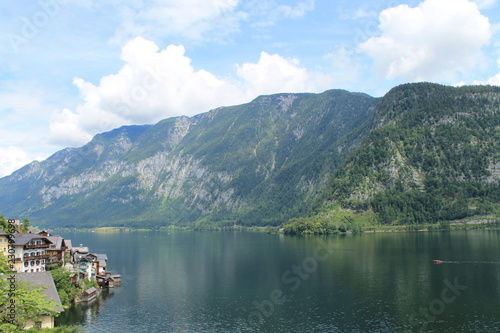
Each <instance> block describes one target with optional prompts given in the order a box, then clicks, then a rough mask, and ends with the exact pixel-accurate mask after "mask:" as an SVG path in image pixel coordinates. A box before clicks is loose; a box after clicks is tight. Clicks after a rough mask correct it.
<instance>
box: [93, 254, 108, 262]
mask: <svg viewBox="0 0 500 333" xmlns="http://www.w3.org/2000/svg"><path fill="white" fill-rule="evenodd" d="M95 255H96V256H97V260H108V256H107V255H105V254H97V253H96V254H95Z"/></svg>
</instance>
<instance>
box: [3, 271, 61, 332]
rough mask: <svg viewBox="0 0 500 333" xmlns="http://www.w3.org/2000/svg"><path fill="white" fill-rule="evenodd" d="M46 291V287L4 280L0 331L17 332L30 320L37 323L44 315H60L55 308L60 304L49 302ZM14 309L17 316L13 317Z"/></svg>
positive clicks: (6, 278)
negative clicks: (12, 310) (12, 311)
mask: <svg viewBox="0 0 500 333" xmlns="http://www.w3.org/2000/svg"><path fill="white" fill-rule="evenodd" d="M9 277H10V276H9ZM11 281H14V282H11ZM14 286H15V287H14ZM44 289H45V288H44V287H33V286H31V285H30V284H29V283H26V282H24V281H18V280H15V279H11V280H9V278H8V277H5V278H4V279H2V280H1V282H0V293H1V295H2V297H1V298H0V329H2V331H3V332H16V329H17V330H19V329H22V328H23V327H24V326H26V323H27V322H28V320H30V319H31V320H35V321H36V320H38V319H39V318H41V317H42V315H43V314H48V315H51V316H57V315H59V312H58V311H56V310H55V309H54V308H55V307H56V306H60V304H58V303H57V302H55V301H54V300H47V298H46V295H45V294H44V293H43V290H44ZM12 307H14V308H15V315H12V316H11V308H12ZM12 326H14V327H15V329H14V328H13V327H12ZM6 329H9V330H6Z"/></svg>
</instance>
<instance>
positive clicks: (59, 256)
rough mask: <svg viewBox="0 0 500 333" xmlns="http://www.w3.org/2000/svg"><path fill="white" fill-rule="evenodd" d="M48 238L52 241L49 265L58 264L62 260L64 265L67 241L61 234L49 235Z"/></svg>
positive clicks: (49, 251) (49, 250)
mask: <svg viewBox="0 0 500 333" xmlns="http://www.w3.org/2000/svg"><path fill="white" fill-rule="evenodd" d="M47 239H48V240H50V241H51V242H52V244H51V245H50V247H49V248H48V250H47V254H48V255H49V259H48V260H47V265H57V264H58V263H60V262H62V263H63V265H64V254H65V252H66V250H67V248H68V245H67V241H66V240H65V239H64V238H62V237H61V236H47Z"/></svg>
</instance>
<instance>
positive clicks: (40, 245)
mask: <svg viewBox="0 0 500 333" xmlns="http://www.w3.org/2000/svg"><path fill="white" fill-rule="evenodd" d="M49 246H50V244H37V245H34V244H26V245H24V248H25V249H46V248H48V247H49Z"/></svg>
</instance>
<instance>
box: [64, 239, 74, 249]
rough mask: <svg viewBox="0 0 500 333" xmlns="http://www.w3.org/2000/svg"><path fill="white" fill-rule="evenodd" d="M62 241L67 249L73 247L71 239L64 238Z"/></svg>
mask: <svg viewBox="0 0 500 333" xmlns="http://www.w3.org/2000/svg"><path fill="white" fill-rule="evenodd" d="M64 243H65V244H66V248H67V249H68V250H70V251H71V250H72V249H73V246H72V245H71V239H64Z"/></svg>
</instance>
